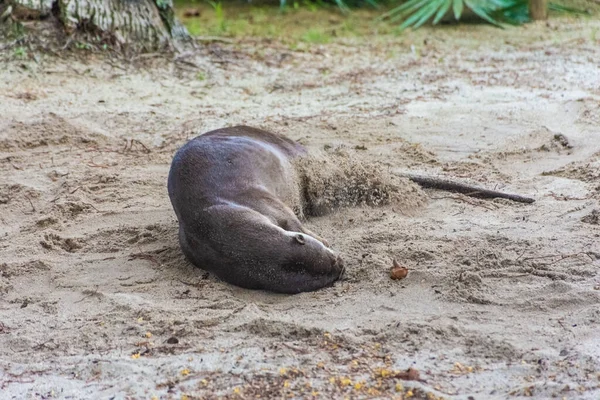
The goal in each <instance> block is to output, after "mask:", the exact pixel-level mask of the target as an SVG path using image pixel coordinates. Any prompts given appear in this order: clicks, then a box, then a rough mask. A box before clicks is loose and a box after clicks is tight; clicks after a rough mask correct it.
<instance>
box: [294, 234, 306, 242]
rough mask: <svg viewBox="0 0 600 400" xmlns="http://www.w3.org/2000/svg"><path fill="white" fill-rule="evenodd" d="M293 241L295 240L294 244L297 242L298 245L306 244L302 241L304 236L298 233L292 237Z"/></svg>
mask: <svg viewBox="0 0 600 400" xmlns="http://www.w3.org/2000/svg"><path fill="white" fill-rule="evenodd" d="M294 240H296V242H298V243H300V244H306V240H305V239H304V235H302V234H301V233H298V234H297V235H296V236H294Z"/></svg>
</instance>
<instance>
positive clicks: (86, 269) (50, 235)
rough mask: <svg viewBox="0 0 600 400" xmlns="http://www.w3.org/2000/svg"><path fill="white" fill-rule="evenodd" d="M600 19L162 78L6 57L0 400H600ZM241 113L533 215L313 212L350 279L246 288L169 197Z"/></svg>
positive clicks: (441, 206)
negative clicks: (227, 275)
mask: <svg viewBox="0 0 600 400" xmlns="http://www.w3.org/2000/svg"><path fill="white" fill-rule="evenodd" d="M598 27H600V25H599V24H598V23H597V22H594V21H584V22H569V21H566V20H565V21H562V22H560V23H555V25H553V28H552V29H550V28H548V27H546V26H545V25H529V26H528V27H526V28H522V30H521V31H519V32H521V33H523V35H524V38H523V39H522V40H521V39H520V40H519V41H518V43H517V42H516V41H511V39H510V38H511V35H513V36H512V37H514V35H515V31H512V33H510V32H505V31H500V30H497V29H494V28H491V27H486V26H464V27H461V28H460V29H458V30H456V31H444V30H439V31H436V30H429V29H424V30H422V31H419V32H417V33H413V34H407V35H406V36H403V37H401V38H388V39H385V40H382V41H381V42H378V43H376V44H371V45H365V44H364V43H362V44H356V43H353V42H343V43H342V42H340V43H337V42H336V43H334V44H329V45H326V46H314V47H313V48H311V49H309V50H307V51H293V50H289V49H288V48H286V47H285V46H283V45H278V44H277V43H273V42H270V43H262V42H260V41H258V42H257V41H252V42H250V41H249V42H248V43H243V44H244V46H238V45H229V44H210V45H207V46H206V47H204V48H203V49H202V50H201V51H199V53H198V54H192V55H188V56H187V61H188V62H187V63H185V64H183V63H179V62H170V61H168V62H167V61H165V60H164V59H163V58H161V57H157V58H156V60H152V59H150V60H146V62H145V65H144V66H143V68H142V67H140V66H139V65H137V64H135V63H122V62H121V63H120V64H116V63H115V62H114V61H110V60H107V59H105V58H103V57H100V56H98V57H95V56H80V55H74V56H70V57H67V58H64V59H58V58H54V57H49V56H43V55H42V56H40V57H39V58H38V59H37V61H36V60H33V59H15V58H13V57H11V56H10V55H4V56H3V57H4V59H3V67H2V68H1V70H0V78H1V79H0V115H1V118H0V398H2V399H12V398H16V399H21V398H35V399H38V398H39V399H41V398H61V399H62V398H65V399H66V398H71V399H90V398H106V399H108V398H117V399H125V398H131V399H142V398H145V399H150V398H161V399H171V398H172V399H180V398H186V397H185V396H187V398H190V399H191V398H201V399H205V398H206V399H211V398H255V397H256V396H257V395H260V396H261V398H282V397H286V398H288V397H289V398H293V397H295V398H312V397H316V398H323V399H329V398H340V399H341V398H344V397H349V398H399V397H400V396H407V393H408V392H409V391H410V393H411V394H412V395H413V398H428V399H429V398H440V397H442V398H448V399H453V398H456V399H468V398H475V399H493V398H498V399H504V398H507V397H509V396H530V395H532V396H534V397H537V398H550V397H557V398H563V397H564V398H577V399H596V398H598V396H600V386H599V385H600V375H599V374H600V369H599V366H600V339H599V333H598V332H600V275H599V271H600V224H599V210H600V204H599V202H600V172H599V171H600V107H599V106H598V105H599V102H600V70H599V69H598V60H599V59H600V46H598V44H599V43H598V42H597V40H595V39H592V38H593V37H594V36H593V35H591V33H590V32H592V31H596V30H597V29H598ZM442 33H443V35H442ZM469 35H479V36H480V37H486V38H488V39H489V40H488V39H486V40H482V41H481V42H477V43H473V42H470V41H469V40H467V39H465V38H466V37H469ZM424 39H427V41H426V43H425V42H424ZM415 44H416V45H417V46H418V47H419V49H420V50H419V53H418V54H416V53H415V52H414V51H411V45H415ZM240 47H241V49H240ZM359 49H360V50H359ZM413 49H414V47H413ZM282 54H285V57H283V56H282ZM109 61H110V62H109ZM199 70H200V71H203V74H205V76H206V79H203V80H199V79H197V75H198V71H199ZM325 70H326V71H327V73H326V74H324V73H323V71H325ZM203 76H204V75H203ZM241 123H243V124H249V125H254V126H258V127H262V128H267V129H271V130H274V131H277V132H281V133H283V134H286V135H288V136H289V137H291V138H293V139H295V140H298V141H300V142H301V143H303V144H305V145H306V146H308V147H309V148H311V149H313V150H314V151H315V152H316V151H326V150H327V149H336V148H343V149H344V151H345V152H347V154H349V157H353V158H355V159H361V160H365V163H377V164H379V165H382V166H384V167H385V168H387V169H388V170H389V171H390V173H392V172H402V171H411V172H418V173H422V174H432V175H440V176H453V177H458V178H460V179H462V180H464V181H466V182H472V183H478V184H481V185H484V186H486V187H488V188H490V189H500V190H505V191H508V192H515V193H521V194H524V195H529V196H532V197H534V198H536V200H537V201H536V202H535V203H534V204H531V205H527V204H519V203H515V202H511V201H508V200H480V199H474V198H470V197H465V196H463V195H458V194H452V193H447V192H440V191H435V190H429V189H428V190H421V189H417V188H413V187H411V189H410V190H411V192H409V193H408V194H404V195H403V196H404V197H402V201H399V202H398V203H396V204H392V205H386V206H381V207H369V206H360V207H351V208H348V209H344V210H340V211H338V212H335V213H333V214H328V215H324V216H321V217H317V218H313V219H311V220H310V221H309V223H308V226H309V228H310V229H311V230H313V231H315V232H317V233H319V234H321V235H322V236H324V237H325V238H327V239H328V240H329V241H330V243H331V244H332V246H333V247H334V248H335V249H336V250H337V251H339V252H340V253H341V254H342V255H343V256H344V258H345V261H346V266H347V274H348V276H347V278H346V280H344V281H342V282H339V283H337V284H336V285H335V286H334V287H333V288H328V289H325V290H321V291H317V292H314V293H304V294H300V295H294V296H285V295H274V294H269V293H264V292H254V291H248V290H242V289H239V288H236V287H232V286H229V285H227V284H224V283H223V282H220V281H218V280H217V279H215V278H214V277H212V276H210V275H208V274H206V273H205V272H203V271H202V270H199V269H196V268H194V267H192V266H191V265H190V264H189V263H187V262H186V261H185V259H184V258H183V256H182V254H181V252H180V250H179V247H178V243H177V223H176V220H175V216H174V213H173V211H172V209H171V206H170V204H169V200H168V196H167V191H166V177H167V172H168V168H169V164H170V161H171V157H172V156H173V154H174V152H175V151H176V149H177V148H178V147H179V146H181V145H182V144H183V143H184V142H185V141H186V140H187V139H189V138H191V137H193V136H195V135H197V134H200V133H202V132H205V131H207V130H210V129H215V128H218V127H222V126H227V125H236V124H241ZM393 259H396V260H397V261H398V262H399V263H400V264H401V265H402V266H405V267H407V268H408V269H409V274H408V276H407V277H406V278H405V279H402V280H391V279H390V276H389V271H390V268H391V267H392V260H393ZM408 368H414V369H416V370H418V372H419V374H418V378H419V379H418V380H410V379H409V380H407V379H408V378H411V379H415V378H416V375H415V374H414V373H412V375H411V374H406V373H404V371H406V370H407V369H408ZM288 395H289V396H288ZM153 396H156V397H153Z"/></svg>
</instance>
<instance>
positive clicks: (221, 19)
mask: <svg viewBox="0 0 600 400" xmlns="http://www.w3.org/2000/svg"><path fill="white" fill-rule="evenodd" d="M208 4H210V6H211V7H212V8H213V10H215V18H216V19H217V21H218V23H219V29H220V30H221V32H225V31H226V30H227V23H226V21H225V11H224V10H223V3H221V2H218V3H215V2H214V1H210V0H209V1H208Z"/></svg>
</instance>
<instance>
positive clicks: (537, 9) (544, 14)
mask: <svg viewBox="0 0 600 400" xmlns="http://www.w3.org/2000/svg"><path fill="white" fill-rule="evenodd" d="M529 15H531V19H533V20H536V21H539V20H545V19H548V0H529Z"/></svg>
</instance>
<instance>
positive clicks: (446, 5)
mask: <svg viewBox="0 0 600 400" xmlns="http://www.w3.org/2000/svg"><path fill="white" fill-rule="evenodd" d="M528 4H529V1H528V0H409V1H407V2H406V3H403V4H401V5H400V6H398V7H395V8H393V9H391V10H390V11H388V12H386V13H385V14H383V15H382V16H381V17H380V18H379V19H380V20H381V19H387V20H389V21H391V22H400V21H402V24H401V25H400V30H403V29H406V28H409V27H411V28H414V29H416V28H418V27H420V26H422V25H423V24H425V23H427V22H428V21H432V23H433V24H434V25H435V24H437V23H438V22H440V21H441V20H442V18H444V17H446V16H450V17H452V16H453V17H454V18H455V19H456V20H459V19H461V17H462V16H463V13H464V12H465V10H470V11H472V12H473V14H475V15H477V16H478V17H479V18H481V19H483V20H485V21H487V22H489V23H491V24H493V25H496V26H499V27H502V24H503V23H507V24H513V25H517V24H522V23H525V22H528V21H529V20H530V18H529V7H528ZM548 8H549V9H550V10H553V11H562V12H570V13H577V14H582V13H585V12H583V11H580V10H576V9H572V8H568V7H563V6H560V5H557V4H553V3H550V4H549V6H548Z"/></svg>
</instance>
